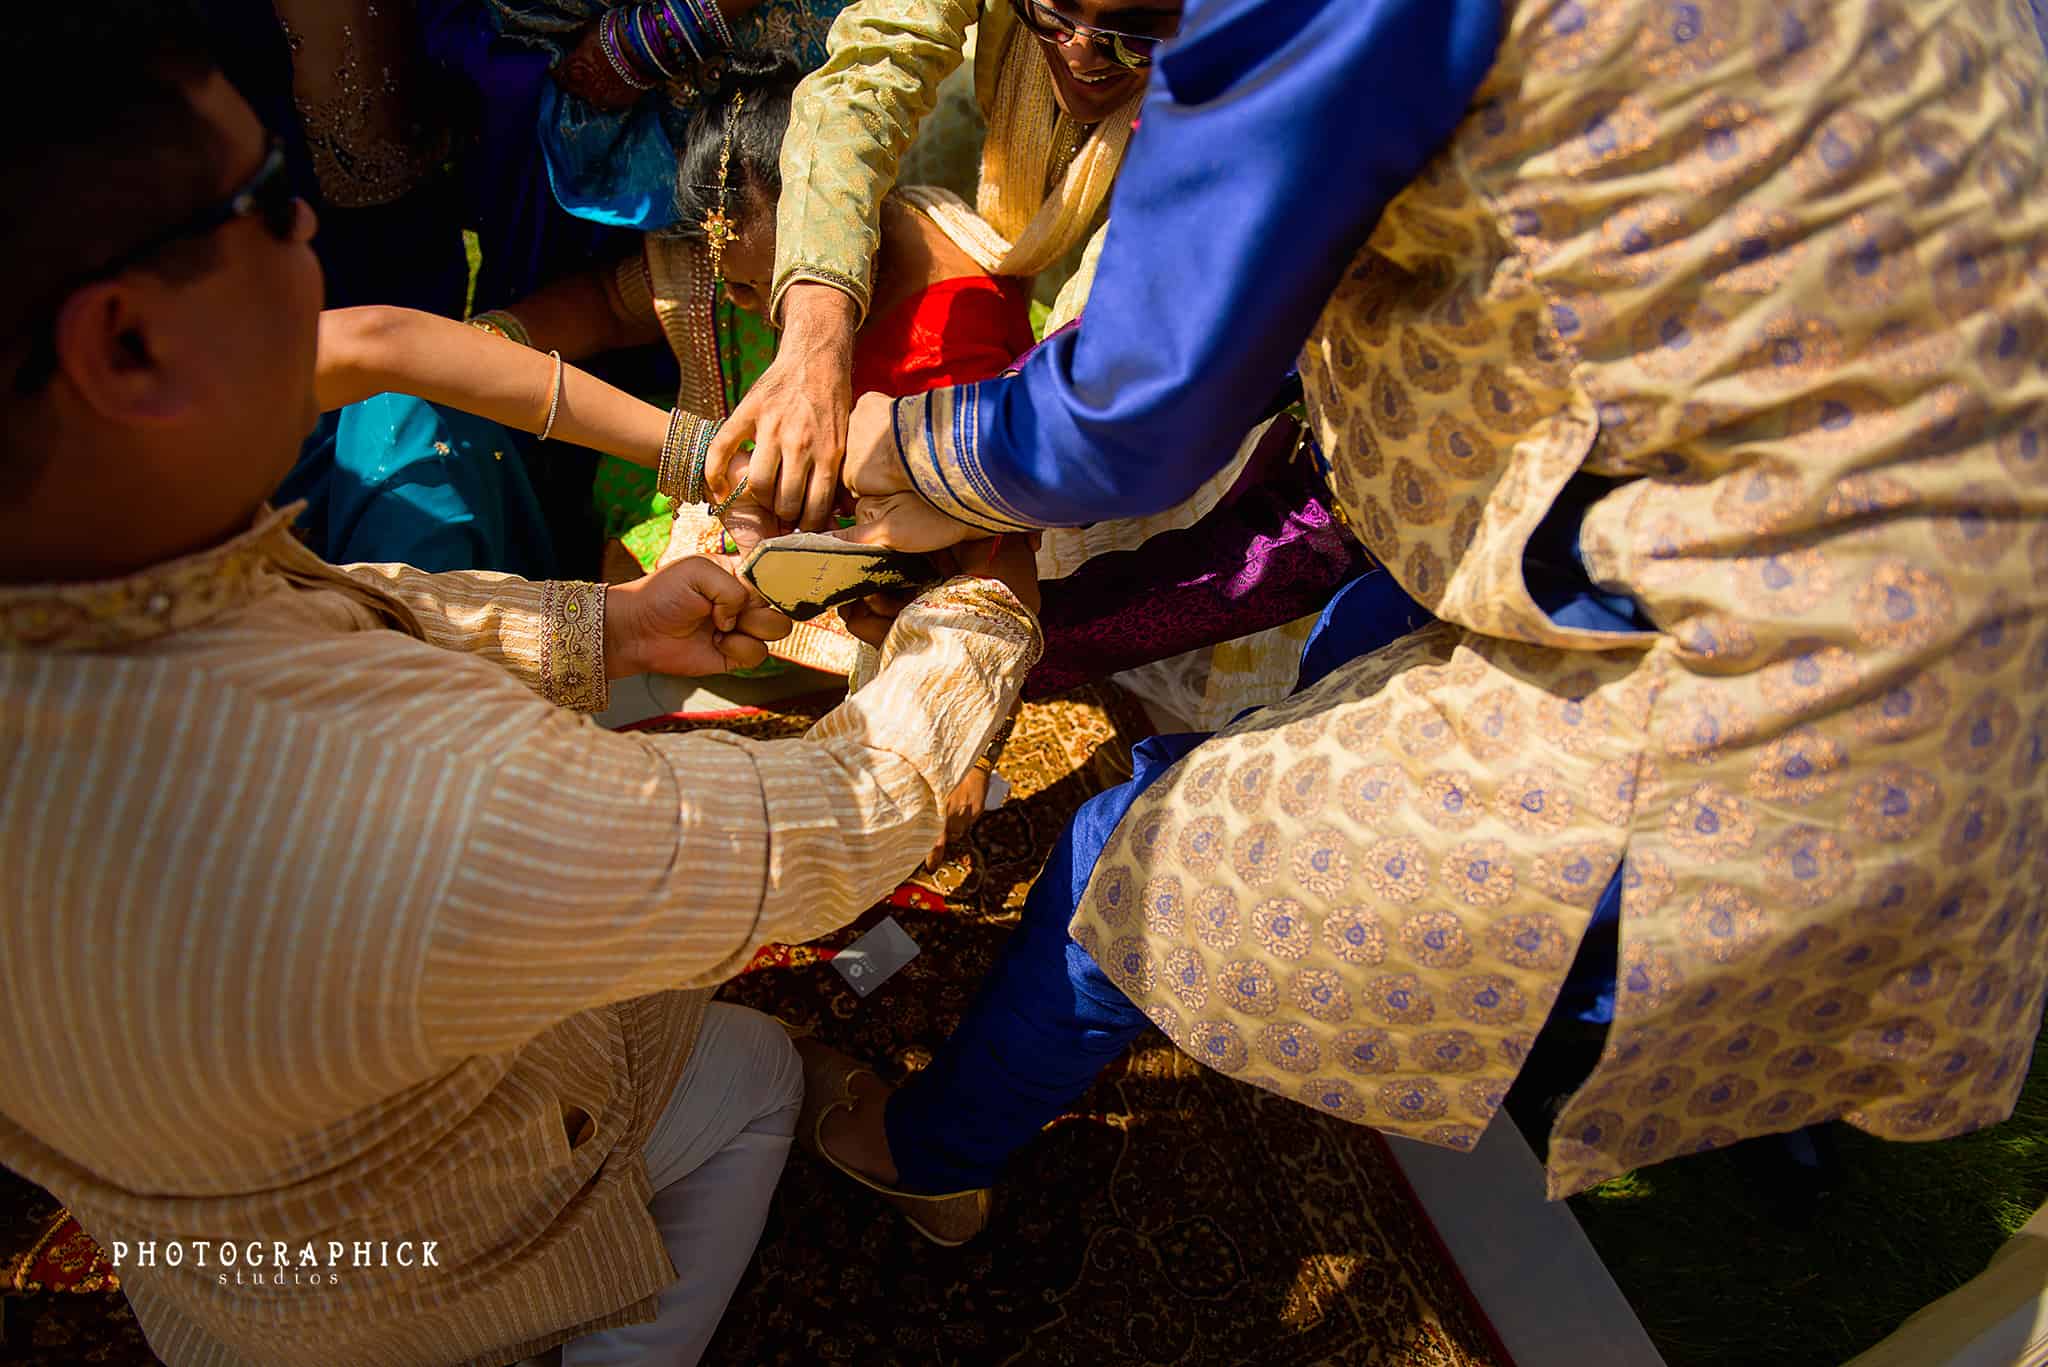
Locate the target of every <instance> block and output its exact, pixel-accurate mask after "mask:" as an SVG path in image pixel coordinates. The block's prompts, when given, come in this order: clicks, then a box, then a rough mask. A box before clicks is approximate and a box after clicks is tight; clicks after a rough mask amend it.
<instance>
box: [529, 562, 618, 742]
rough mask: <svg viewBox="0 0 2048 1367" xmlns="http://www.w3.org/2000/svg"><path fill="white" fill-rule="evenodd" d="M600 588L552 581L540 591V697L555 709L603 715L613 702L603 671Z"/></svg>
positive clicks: (570, 581) (578, 583) (595, 585)
mask: <svg viewBox="0 0 2048 1367" xmlns="http://www.w3.org/2000/svg"><path fill="white" fill-rule="evenodd" d="M604 593H605V588H604V585H602V584H585V583H581V582H578V581H576V580H568V579H557V580H551V581H549V582H548V583H547V584H544V585H543V586H542V588H541V617H542V626H541V630H542V631H543V632H544V633H546V634H545V635H544V636H543V637H542V639H541V646H540V692H541V696H543V697H545V698H546V699H547V700H548V701H549V702H551V703H554V704H555V705H556V706H558V707H568V708H573V709H574V710H576V711H578V712H602V711H603V710H604V708H605V704H606V703H608V702H609V701H610V700H611V690H610V688H609V687H608V686H607V683H606V680H605V668H604Z"/></svg>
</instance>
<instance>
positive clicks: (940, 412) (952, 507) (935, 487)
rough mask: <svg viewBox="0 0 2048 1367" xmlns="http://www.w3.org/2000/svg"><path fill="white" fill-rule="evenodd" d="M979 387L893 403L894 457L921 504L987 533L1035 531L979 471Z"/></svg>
mask: <svg viewBox="0 0 2048 1367" xmlns="http://www.w3.org/2000/svg"><path fill="white" fill-rule="evenodd" d="M980 404H981V386H980V385H978V384H968V385H961V386H959V387H958V388H956V389H934V390H931V391H930V392H928V393H924V394H913V395H911V396H910V397H909V398H907V399H898V400H896V408H895V428H896V454H897V456H898V457H900V458H901V459H902V461H903V465H904V469H905V470H906V471H907V472H908V473H909V475H910V483H911V487H912V488H914V489H916V490H917V492H918V493H919V494H921V495H923V496H924V501H925V502H927V503H929V504H931V505H932V506H933V507H934V508H937V509H938V510H939V511H940V512H942V513H944V514H946V515H947V516H948V517H951V518H953V519H954V520H956V521H959V522H964V523H966V524H967V525H968V526H970V527H979V528H981V529H982V530H983V531H985V532H1023V531H1033V530H1036V529H1037V528H1038V527H1039V526H1040V525H1042V524H1040V523H1036V522H1032V521H1031V520H1029V519H1028V518H1025V517H1024V516H1022V515H1021V514H1019V513H1018V512H1017V510H1016V509H1014V508H1012V507H1010V505H1009V504H1007V503H1005V502H1004V501H1003V500H1002V496H1001V495H1000V494H998V493H997V492H996V488H995V484H994V482H993V481H991V480H990V479H989V477H988V473H987V471H985V470H984V469H982V465H981V458H980V454H979V436H978V420H979V418H980V411H981V409H980Z"/></svg>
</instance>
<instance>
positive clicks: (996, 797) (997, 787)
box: [981, 774, 1010, 812]
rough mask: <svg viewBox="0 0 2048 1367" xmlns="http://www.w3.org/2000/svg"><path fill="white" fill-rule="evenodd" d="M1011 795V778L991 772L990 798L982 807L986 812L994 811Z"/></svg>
mask: <svg viewBox="0 0 2048 1367" xmlns="http://www.w3.org/2000/svg"><path fill="white" fill-rule="evenodd" d="M1009 796H1010V780H1008V779H1006V778H1004V777H1003V776H1002V775H1001V774H990V775H989V776H988V800H987V801H985V802H983V803H982V804H981V809H982V810H983V811H984V812H992V811H994V810H995V809H996V808H998V807H1000V806H1002V805H1003V803H1004V802H1005V801H1006V800H1007V799H1008V798H1009Z"/></svg>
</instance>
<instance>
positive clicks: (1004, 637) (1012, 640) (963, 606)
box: [883, 575, 1045, 680]
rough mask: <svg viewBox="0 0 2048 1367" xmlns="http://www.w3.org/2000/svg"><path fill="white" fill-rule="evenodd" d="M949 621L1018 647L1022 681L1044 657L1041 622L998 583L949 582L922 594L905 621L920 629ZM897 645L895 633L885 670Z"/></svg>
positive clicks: (885, 657) (886, 652)
mask: <svg viewBox="0 0 2048 1367" xmlns="http://www.w3.org/2000/svg"><path fill="white" fill-rule="evenodd" d="M948 617H954V618H962V617H964V618H970V619H972V622H973V625H974V626H975V627H977V628H978V629H980V630H981V631H982V632H983V633H984V634H986V635H989V636H992V637H994V638H995V639H997V640H999V641H1002V642H1004V643H1005V644H1007V645H1012V646H1015V647H1017V649H1018V650H1019V651H1020V652H1021V653H1022V655H1023V657H1024V658H1023V663H1022V665H1021V668H1020V671H1019V673H1018V676H1017V677H1018V678H1019V679H1020V680H1021V679H1022V678H1023V676H1024V673H1025V672H1028V671H1029V670H1030V668H1031V667H1032V666H1033V665H1035V664H1037V663H1038V657H1039V656H1040V655H1042V654H1044V653H1045V633H1044V632H1043V631H1041V630H1040V629H1039V625H1038V619H1037V618H1036V617H1034V616H1032V615H1031V611H1030V609H1028V608H1026V607H1025V606H1024V605H1023V604H1022V603H1020V602H1018V601H1017V595H1016V594H1014V593H1012V592H1010V589H1009V586H1008V585H1006V584H1004V583H1003V582H1002V581H1001V580H999V579H976V578H972V577H970V576H967V575H960V576H958V577H956V578H952V579H948V580H947V581H946V582H945V583H943V584H941V585H939V586H938V587H937V588H934V589H927V590H926V591H925V592H923V593H921V594H919V595H918V596H917V601H916V602H914V603H912V604H911V605H910V607H908V608H906V609H905V610H904V612H903V618H910V619H911V620H912V621H914V622H915V623H916V624H917V625H918V626H919V627H932V626H947V625H952V623H949V622H948V621H947V620H946V619H947V618H948ZM903 618H899V619H898V620H899V621H901V620H903ZM962 625H965V623H962ZM895 643H896V642H895V633H894V632H893V631H892V632H891V633H890V639H889V641H887V642H885V643H884V650H883V663H884V667H886V666H887V662H888V660H889V658H891V656H892V654H893V652H892V651H891V650H890V649H889V648H888V647H890V646H893V645H895Z"/></svg>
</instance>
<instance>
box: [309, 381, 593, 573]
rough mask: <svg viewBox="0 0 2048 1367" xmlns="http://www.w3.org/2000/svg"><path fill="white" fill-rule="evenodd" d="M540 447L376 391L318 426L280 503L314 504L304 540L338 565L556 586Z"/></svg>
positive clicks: (495, 427) (475, 420)
mask: <svg viewBox="0 0 2048 1367" xmlns="http://www.w3.org/2000/svg"><path fill="white" fill-rule="evenodd" d="M533 445H535V442H534V439H533V438H532V437H531V436H529V435H527V434H526V433H523V432H514V431H512V430H511V429H510V428H507V427H503V426H500V425H499V424H498V423H495V422H492V421H490V420H489V419H488V418H479V417H476V416H475V415H473V414H469V413H462V412H458V411H456V410H455V409H452V408H443V407H441V406H439V405H437V404H431V403H428V402H427V401H426V400H424V399H416V398H413V397H411V396H410V395H406V394H379V395H376V396H375V397H373V398H369V399H365V400H363V401H362V402H361V403H355V404H350V405H349V406H348V407H347V408H344V409H341V410H339V411H338V412H334V413H329V414H327V415H326V416H324V417H323V418H321V420H320V425H319V426H318V427H317V428H315V429H314V432H313V435H312V436H311V437H310V438H308V439H307V441H306V443H305V444H304V446H302V447H301V448H300V454H299V462H298V464H297V465H295V466H294V467H293V468H292V472H291V474H289V475H288V476H286V477H285V481H284V483H283V484H282V485H281V486H280V487H279V488H278V491H277V493H276V495H275V497H274V498H273V500H272V501H273V502H275V503H277V504H279V505H284V504H287V503H292V502H296V501H298V500H300V499H304V500H305V501H306V505H307V506H306V510H305V511H304V512H303V513H302V514H301V515H300V517H299V533H300V535H301V536H302V537H303V538H304V539H305V541H306V544H307V545H309V546H311V547H312V549H313V550H314V551H315V552H317V553H318V554H319V555H321V556H322V557H323V558H325V559H326V560H328V561H330V562H332V563H334V564H342V565H346V564H353V563H357V562H364V561H370V562H376V561H397V562H401V563H404V564H408V565H415V566H417V567H419V568H420V569H423V570H436V571H438V570H502V571H505V572H506V573H508V574H517V575H520V576H522V577H524V578H528V579H552V578H555V577H556V573H557V571H556V560H557V558H556V554H555V547H554V543H553V539H552V537H551V536H550V534H549V532H548V523H547V519H546V517H545V516H544V515H543V514H542V511H541V504H540V500H539V498H538V497H536V496H535V494H534V489H533V483H532V480H531V479H530V478H529V476H528V474H527V469H526V460H527V455H528V451H529V448H531V447H532V446H533Z"/></svg>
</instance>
